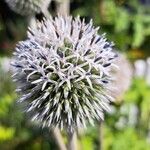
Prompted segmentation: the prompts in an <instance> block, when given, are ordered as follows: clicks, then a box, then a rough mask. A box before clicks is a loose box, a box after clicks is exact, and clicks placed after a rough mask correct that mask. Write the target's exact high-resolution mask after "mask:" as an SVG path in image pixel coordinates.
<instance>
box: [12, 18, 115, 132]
mask: <svg viewBox="0 0 150 150" xmlns="http://www.w3.org/2000/svg"><path fill="white" fill-rule="evenodd" d="M97 32H98V28H94V27H93V23H92V21H90V23H88V24H86V23H85V21H84V20H83V21H81V20H80V18H79V17H77V18H75V19H73V18H72V17H61V16H59V17H55V18H54V19H50V20H45V21H44V22H43V23H39V24H38V27H37V28H36V29H29V32H28V38H27V40H25V41H22V42H19V44H18V45H17V47H16V52H15V54H14V55H15V60H14V63H13V65H14V66H15V68H16V74H15V75H14V78H15V79H16V81H17V82H18V84H19V87H18V91H20V92H21V93H22V94H23V95H22V97H21V99H20V101H21V102H25V103H26V104H27V111H28V112H30V111H31V112H32V114H33V116H32V120H36V121H38V122H40V123H41V124H42V125H43V126H49V127H51V126H54V127H55V126H58V127H60V128H64V127H65V128H67V129H70V130H73V129H74V128H76V127H85V126H86V121H87V122H89V123H91V124H94V120H101V119H103V115H104V111H108V110H109V102H110V101H111V100H112V98H111V97H110V95H109V94H108V93H107V90H108V89H107V87H109V86H108V84H109V82H110V81H111V79H112V76H111V75H110V74H109V72H110V70H111V68H112V67H113V61H114V58H115V57H116V54H115V53H114V52H112V46H113V43H111V42H108V41H107V40H106V38H105V36H104V35H98V33H97Z"/></svg>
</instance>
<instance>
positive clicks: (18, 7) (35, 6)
mask: <svg viewBox="0 0 150 150" xmlns="http://www.w3.org/2000/svg"><path fill="white" fill-rule="evenodd" d="M47 1H49V2H50V0H6V2H7V3H8V5H9V7H10V8H11V9H12V10H13V11H15V12H17V13H19V14H22V15H30V14H34V13H40V12H41V11H42V7H43V6H44V5H45V3H46V4H48V3H47Z"/></svg>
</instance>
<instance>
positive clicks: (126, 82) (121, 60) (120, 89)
mask: <svg viewBox="0 0 150 150" xmlns="http://www.w3.org/2000/svg"><path fill="white" fill-rule="evenodd" d="M118 56H119V57H118V58H117V59H116V61H115V62H114V63H115V64H116V65H117V66H118V67H119V69H114V70H112V71H113V72H112V73H113V74H114V76H115V80H114V81H113V82H112V84H110V88H111V87H115V89H113V88H111V95H112V97H114V98H116V102H121V101H122V100H123V96H124V94H125V92H126V91H127V90H128V89H129V87H130V85H131V82H132V77H133V68H132V66H131V64H130V62H129V61H128V59H127V58H126V56H125V55H124V54H121V53H118Z"/></svg>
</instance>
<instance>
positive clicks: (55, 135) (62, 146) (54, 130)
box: [52, 128, 67, 150]
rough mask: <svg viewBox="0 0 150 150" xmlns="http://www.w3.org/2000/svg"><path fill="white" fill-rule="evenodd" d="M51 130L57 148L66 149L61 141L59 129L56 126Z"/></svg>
mask: <svg viewBox="0 0 150 150" xmlns="http://www.w3.org/2000/svg"><path fill="white" fill-rule="evenodd" d="M52 132H53V136H54V138H55V140H56V142H57V145H58V147H59V149H60V150H67V148H66V145H65V143H64V141H63V137H62V135H61V133H60V130H59V129H58V128H55V129H53V130H52Z"/></svg>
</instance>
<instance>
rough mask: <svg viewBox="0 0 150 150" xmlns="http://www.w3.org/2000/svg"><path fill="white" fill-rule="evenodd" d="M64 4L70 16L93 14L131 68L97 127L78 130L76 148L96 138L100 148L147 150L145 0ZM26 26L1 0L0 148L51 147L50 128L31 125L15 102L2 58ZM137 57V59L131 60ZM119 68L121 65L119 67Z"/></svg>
mask: <svg viewBox="0 0 150 150" xmlns="http://www.w3.org/2000/svg"><path fill="white" fill-rule="evenodd" d="M55 5H56V4H55V2H54V1H53V2H52V4H51V6H50V8H49V9H50V11H51V13H52V14H53V15H55V14H56V13H55V7H56V6H55ZM70 8H71V9H70V12H71V14H72V15H74V16H76V15H80V16H81V18H82V17H85V18H86V20H87V21H89V20H90V19H91V18H93V22H94V24H95V25H96V26H97V25H98V26H100V33H104V32H106V33H107V34H106V36H107V37H108V39H109V40H112V41H114V43H115V48H116V50H117V51H119V52H123V53H124V54H125V55H126V56H127V58H128V60H129V61H130V63H131V66H132V68H133V72H134V73H133V78H132V81H131V86H130V88H129V89H128V90H127V91H126V92H125V93H124V94H123V96H122V97H121V100H116V102H115V103H113V104H112V109H111V112H110V113H109V114H107V115H106V116H105V122H104V123H102V126H99V125H98V124H99V123H97V125H96V126H95V127H88V128H87V130H85V131H80V132H79V134H78V145H79V146H78V147H79V149H80V150H97V149H99V148H98V147H99V142H100V140H99V139H100V138H101V137H102V141H101V147H102V149H104V150H120V149H122V150H149V149H150V59H149V57H150V1H149V0H71V1H70ZM27 24H28V22H27V19H26V18H25V17H23V16H20V15H18V14H15V13H14V12H13V11H11V10H10V9H9V8H8V6H7V4H6V3H5V2H4V0H1V1H0V149H1V150H48V149H52V150H53V149H54V150H55V149H56V150H57V149H58V147H57V144H56V142H55V140H54V137H53V136H52V134H51V131H49V129H41V128H39V127H38V125H33V124H32V123H31V122H30V121H29V120H28V116H26V114H24V113H23V112H22V108H21V106H20V105H18V103H17V102H16V100H17V95H16V94H15V85H14V84H13V82H12V79H11V73H10V72H11V69H10V66H9V63H8V62H10V61H11V60H10V58H11V56H12V53H13V51H14V47H15V44H16V42H17V41H19V40H23V39H24V38H25V37H26V30H27ZM139 60H140V61H142V63H136V62H137V61H139ZM136 64H138V65H136ZM139 68H142V69H139ZM143 68H144V69H143ZM121 69H126V68H124V66H122V68H121ZM141 70H143V72H144V73H141ZM139 74H140V75H139ZM141 74H142V75H141ZM120 84H121V83H120ZM100 128H102V129H101V130H100ZM98 133H99V134H98ZM64 139H65V136H64Z"/></svg>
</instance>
